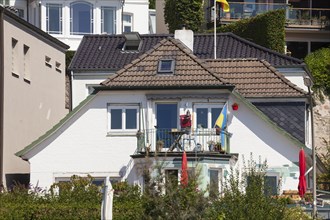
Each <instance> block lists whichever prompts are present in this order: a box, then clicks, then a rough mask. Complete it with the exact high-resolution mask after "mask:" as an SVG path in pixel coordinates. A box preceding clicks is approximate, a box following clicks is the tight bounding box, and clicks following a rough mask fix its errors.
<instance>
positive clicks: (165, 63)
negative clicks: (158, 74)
mask: <svg viewBox="0 0 330 220" xmlns="http://www.w3.org/2000/svg"><path fill="white" fill-rule="evenodd" d="M171 67H172V60H161V61H160V70H161V71H170V70H171V69H172V68H171Z"/></svg>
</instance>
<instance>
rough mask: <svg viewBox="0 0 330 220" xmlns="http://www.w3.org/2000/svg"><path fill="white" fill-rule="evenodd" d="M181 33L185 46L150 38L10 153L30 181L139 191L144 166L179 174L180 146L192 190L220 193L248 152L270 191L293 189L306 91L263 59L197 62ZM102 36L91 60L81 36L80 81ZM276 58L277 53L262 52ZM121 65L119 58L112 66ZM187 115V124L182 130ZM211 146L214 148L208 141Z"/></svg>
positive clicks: (102, 61) (304, 131) (102, 58)
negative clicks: (110, 183)
mask: <svg viewBox="0 0 330 220" xmlns="http://www.w3.org/2000/svg"><path fill="white" fill-rule="evenodd" d="M187 33H188V36H187V37H188V38H189V39H190V40H189V41H185V43H186V45H188V46H185V45H184V44H183V43H182V42H181V41H180V40H177V39H173V38H171V37H170V38H166V39H162V40H160V41H158V43H157V44H156V45H154V46H153V47H152V48H151V49H150V50H148V51H146V52H144V53H142V54H140V55H138V56H136V58H135V59H133V60H131V61H130V62H128V63H127V64H126V65H125V66H124V67H123V68H120V70H118V71H115V73H114V74H112V75H110V77H109V78H108V79H107V80H105V81H103V82H102V83H101V86H100V87H96V88H95V91H94V92H93V93H92V94H91V95H90V96H88V97H87V98H86V99H85V100H84V101H83V102H81V103H80V104H79V105H78V106H77V107H76V108H75V109H74V110H73V111H72V112H71V113H70V114H68V115H67V116H66V117H65V118H64V119H63V120H62V121H61V122H60V123H59V124H57V125H56V126H55V127H54V128H53V129H51V130H49V131H48V132H47V133H46V134H45V135H43V136H42V137H40V138H39V139H37V140H36V141H34V142H33V143H32V144H30V145H28V146H27V147H26V148H25V149H23V150H21V151H20V152H18V153H17V155H18V156H20V157H21V158H22V159H24V160H28V161H29V163H30V164H31V183H32V184H34V185H35V184H37V183H38V186H41V187H49V186H50V185H51V184H52V183H54V182H58V181H68V180H69V178H70V176H72V175H74V174H77V175H87V174H90V175H92V176H94V177H95V178H96V179H97V180H102V179H104V178H105V177H106V176H111V178H112V179H113V180H117V181H120V180H127V181H128V182H129V183H135V184H139V185H140V186H142V187H143V184H144V179H143V175H142V173H143V169H144V168H146V169H150V172H151V173H152V172H154V171H155V170H153V169H152V168H153V165H155V164H156V163H158V162H160V163H161V162H164V163H163V166H162V172H163V173H164V174H166V175H175V176H177V177H178V178H180V167H181V157H182V148H184V149H185V150H186V151H187V155H188V166H189V169H190V170H194V169H195V168H196V167H199V168H200V169H201V170H200V171H201V177H202V182H201V185H200V187H201V188H204V189H205V188H206V187H207V186H208V185H210V187H213V188H216V189H218V190H219V191H220V190H221V183H222V182H223V180H224V178H225V177H226V176H227V175H228V172H230V168H231V167H232V166H235V164H236V163H237V161H240V164H242V159H243V157H244V158H245V159H249V158H250V153H251V152H252V153H253V157H254V159H255V160H256V161H257V162H258V161H259V157H260V158H261V159H267V162H268V167H269V169H268V170H267V178H268V179H269V180H270V182H271V187H272V190H273V191H272V192H273V193H274V194H277V193H282V191H283V190H288V189H292V190H296V189H297V185H298V177H299V167H298V166H297V164H298V152H299V150H300V149H301V148H304V149H305V150H306V152H307V153H310V149H309V148H307V147H306V142H307V140H306V139H307V136H308V133H309V129H308V127H309V125H308V121H307V117H308V116H307V115H308V112H306V105H307V104H308V103H307V102H308V97H307V93H306V92H304V91H303V90H302V89H300V88H298V87H297V86H296V85H294V84H292V83H291V82H290V81H289V80H287V79H286V78H285V77H284V75H283V74H281V73H280V72H278V71H277V70H276V69H275V68H274V67H272V66H271V65H270V64H269V63H268V62H267V61H264V60H259V59H251V58H247V59H245V58H236V59H221V58H220V59H218V60H210V59H203V58H198V57H197V56H195V55H194V54H193V52H192V45H193V44H191V41H192V39H193V38H194V37H193V35H192V33H191V32H189V31H187ZM227 37H232V36H231V35H229V36H227ZM103 38H104V37H102V36H94V38H91V37H90V38H89V40H90V41H89V43H90V44H89V45H90V46H91V48H92V47H93V46H97V47H99V46H100V47H101V48H100V51H102V52H103V53H100V54H98V55H99V56H98V57H97V56H95V54H93V53H89V52H88V53H87V52H86V50H83V48H84V46H87V44H86V45H85V43H87V42H86V41H87V39H88V37H86V39H84V41H83V42H82V45H81V46H80V48H79V50H78V51H77V53H76V55H75V58H74V59H73V66H72V67H75V68H78V67H80V70H82V69H84V68H85V67H87V66H89V65H90V64H91V63H93V62H94V61H96V60H97V62H96V63H94V64H95V71H93V70H92V69H87V68H86V71H85V75H86V76H88V75H92V74H94V72H96V71H97V69H98V67H99V68H100V69H102V68H104V67H105V66H106V65H107V62H108V61H109V60H111V57H109V56H108V54H107V52H106V51H109V48H107V47H106V45H102V44H101V41H102V40H104V39H103ZM109 38H111V36H109ZM109 38H108V40H109ZM186 39H187V38H186ZM121 40H122V38H118V39H117V41H116V42H117V43H118V42H120V41H121ZM138 45H139V44H138ZM204 45H206V43H205V42H204ZM108 46H109V47H110V46H111V45H108ZM140 46H141V47H143V45H140ZM122 53H123V54H126V56H133V55H134V56H135V55H136V54H134V52H132V51H131V52H122ZM195 53H196V52H195ZM84 54H85V56H83V55H84ZM268 55H270V54H268ZM275 55H276V56H277V58H280V57H281V56H282V55H281V56H279V55H278V54H272V55H271V56H275ZM81 57H84V59H80V58H81ZM96 57H97V59H94V58H96ZM282 58H283V60H282V61H284V60H286V59H284V57H282ZM87 60H89V61H91V63H86V62H85V61H87ZM92 60H94V61H92ZM275 60H276V62H280V61H279V60H280V59H275ZM120 61H121V62H124V59H123V57H122V60H120V59H119V58H118V60H117V63H118V65H121V64H120ZM291 61H292V62H294V59H293V60H291ZM106 72H107V70H104V72H103V73H104V74H105V73H106ZM225 103H227V105H228V111H229V113H228V129H227V132H228V133H225V135H224V136H221V137H220V135H218V134H217V131H216V129H215V128H214V126H213V125H214V123H215V121H216V119H217V117H218V116H219V114H220V112H221V110H222V108H223V107H224V105H225ZM234 106H236V107H234ZM188 112H190V119H191V120H189V122H191V128H189V126H188V128H187V127H186V128H184V129H182V128H183V127H184V122H183V120H182V119H183V118H184V116H185V115H189V114H188ZM188 124H189V123H188ZM228 134H230V135H228ZM224 140H225V142H224ZM217 142H221V143H222V146H221V149H219V148H215V146H214V145H211V144H212V143H217ZM172 148H174V150H173V149H172ZM180 148H181V149H180ZM308 178H309V177H308Z"/></svg>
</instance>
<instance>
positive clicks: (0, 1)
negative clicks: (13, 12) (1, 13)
mask: <svg viewBox="0 0 330 220" xmlns="http://www.w3.org/2000/svg"><path fill="white" fill-rule="evenodd" d="M0 4H2V5H9V0H0Z"/></svg>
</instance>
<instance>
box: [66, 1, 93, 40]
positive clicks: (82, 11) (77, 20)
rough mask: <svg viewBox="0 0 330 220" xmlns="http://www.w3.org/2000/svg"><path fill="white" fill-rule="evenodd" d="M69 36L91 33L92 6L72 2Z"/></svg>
mask: <svg viewBox="0 0 330 220" xmlns="http://www.w3.org/2000/svg"><path fill="white" fill-rule="evenodd" d="M70 22H71V27H70V30H71V34H73V35H84V34H90V33H93V5H92V4H90V3H87V2H74V3H71V5H70Z"/></svg>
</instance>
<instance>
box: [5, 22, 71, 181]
mask: <svg viewBox="0 0 330 220" xmlns="http://www.w3.org/2000/svg"><path fill="white" fill-rule="evenodd" d="M8 21H11V20H10V18H8V20H6V21H5V22H4V51H5V52H4V54H5V57H4V63H5V69H4V80H5V83H4V131H3V132H4V157H3V158H4V173H5V174H8V173H15V174H22V173H28V172H29V165H28V163H27V162H25V161H22V160H21V159H20V158H18V157H16V156H15V155H14V154H15V153H16V152H17V151H19V150H21V149H22V148H23V147H25V146H26V145H28V144H29V143H31V142H32V141H34V140H35V139H36V138H38V137H39V136H40V135H42V134H43V133H44V132H45V131H47V130H48V129H50V128H51V127H52V126H53V125H54V124H55V123H57V122H58V121H59V120H60V119H61V118H62V117H64V115H65V114H66V113H67V112H68V110H67V109H65V54H64V51H60V50H58V49H56V48H55V47H54V46H52V45H48V44H47V43H46V42H45V41H42V40H41V39H42V37H40V36H38V35H36V34H35V35H33V34H31V32H32V31H31V30H27V29H26V28H25V27H23V26H21V25H20V24H15V22H14V23H11V22H8ZM12 22H13V21H12ZM13 24H15V25H13ZM13 39H15V40H16V41H17V43H16V46H15V49H12V41H13ZM24 45H25V50H27V47H28V48H29V49H28V50H27V51H25V52H24ZM26 46H27V47H26ZM25 53H26V54H25ZM24 54H25V55H24ZM46 56H48V57H50V58H51V60H50V61H49V63H50V64H51V66H46V65H45V57H46ZM56 62H58V63H60V66H59V67H58V70H56ZM13 66H14V67H13ZM4 179H5V178H4Z"/></svg>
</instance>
